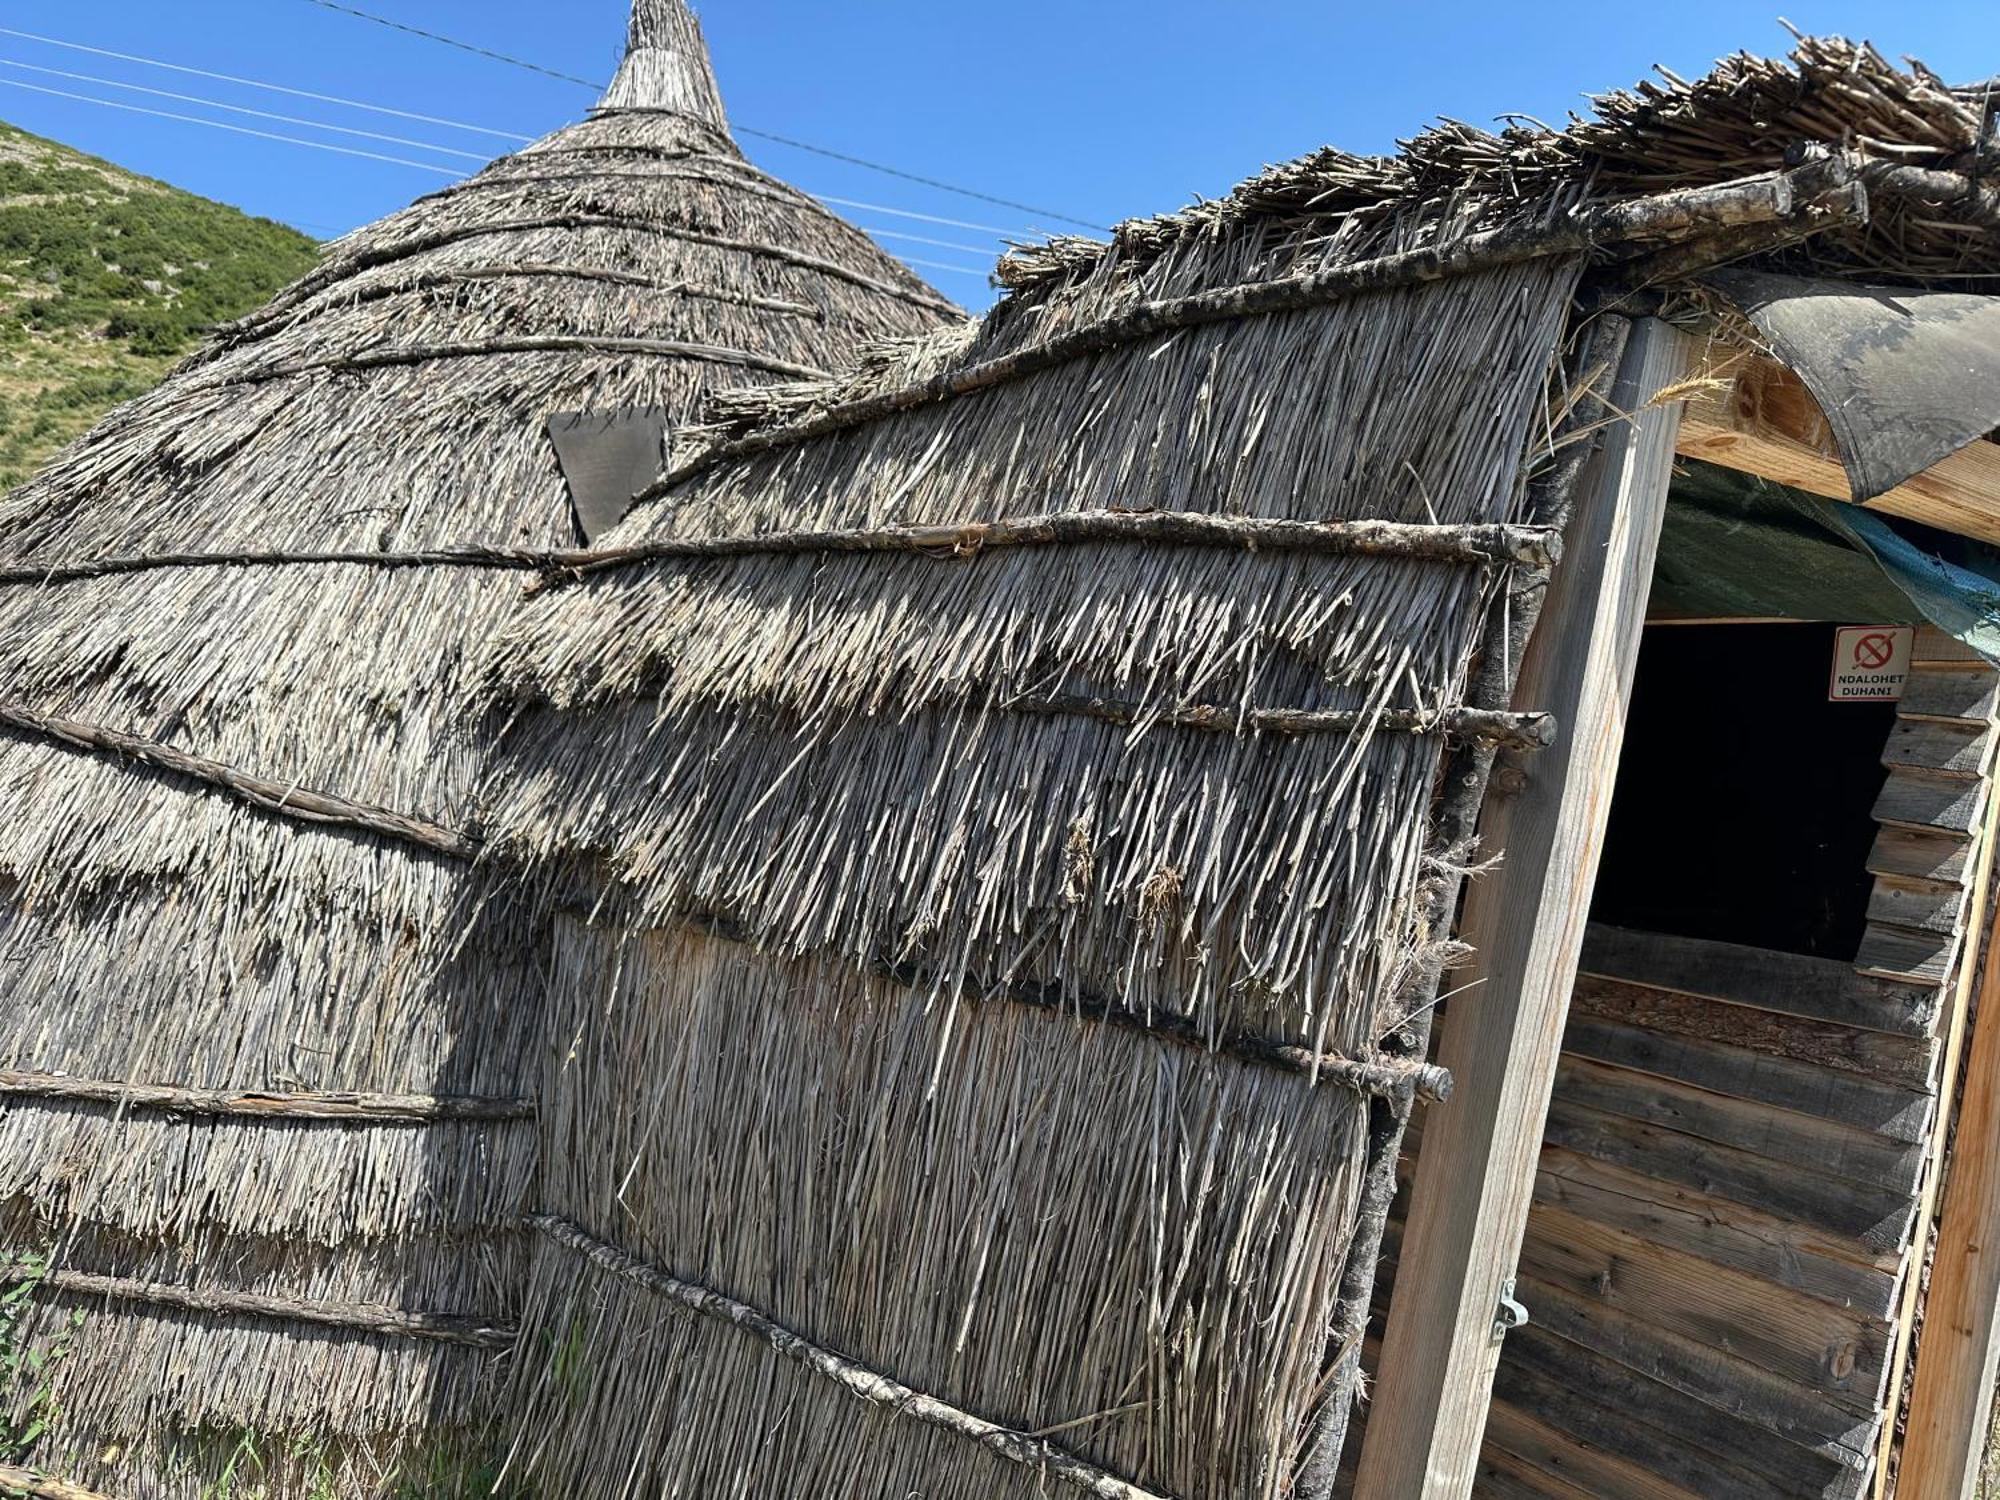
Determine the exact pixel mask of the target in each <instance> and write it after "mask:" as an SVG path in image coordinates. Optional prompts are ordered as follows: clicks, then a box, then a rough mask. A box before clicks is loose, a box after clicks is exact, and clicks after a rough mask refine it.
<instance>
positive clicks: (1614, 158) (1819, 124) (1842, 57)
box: [998, 37, 1987, 292]
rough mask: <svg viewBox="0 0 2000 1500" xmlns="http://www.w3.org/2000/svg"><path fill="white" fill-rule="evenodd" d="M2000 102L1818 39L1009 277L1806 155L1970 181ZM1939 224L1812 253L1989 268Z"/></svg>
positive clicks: (1312, 183)
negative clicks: (1271, 230) (1959, 175)
mask: <svg viewBox="0 0 2000 1500" xmlns="http://www.w3.org/2000/svg"><path fill="white" fill-rule="evenodd" d="M1986 97H1987V93H1986V89H1985V87H1984V86H1983V85H1981V86H1973V87H1952V86H1949V85H1947V84H1945V83H1944V82H1943V81H1942V80H1941V79H1939V78H1938V76H1937V75H1936V74H1935V73H1933V72H1931V71H1930V70H1929V69H1927V68H1925V67H1924V66H1923V65H1922V64H1921V63H1917V62H1914V61H1913V62H1911V63H1910V64H1909V65H1908V66H1907V67H1903V68H1898V67H1896V66H1895V65H1894V64H1892V63H1890V62H1889V61H1888V60H1887V59H1886V58H1884V57H1883V56H1882V55H1881V54H1880V53H1879V52H1877V51H1876V50H1875V49H1874V48H1873V47H1872V46H1869V45H1868V44H1866V43H1854V42H1850V41H1848V40H1846V39H1845V38H1841V37H1802V38H1800V39H1799V41H1798V44H1797V46H1796V48H1795V49H1794V50H1793V52H1792V54H1791V56H1790V58H1789V60H1777V59H1772V58H1765V57H1758V56H1754V55H1752V54H1750V53H1747V52H1739V53H1737V54H1735V55H1733V56H1731V57H1726V58H1724V59H1722V60H1721V61H1720V62H1718V63H1717V64H1716V65H1715V67H1714V68H1713V69H1712V70H1711V71H1710V72H1708V73H1707V74H1705V75H1703V76H1702V77H1701V78H1699V79H1696V80H1693V81H1689V80H1686V79H1682V78H1679V77H1676V76H1675V75H1673V74H1672V73H1669V72H1666V71H1665V70H1664V69H1663V70H1661V76H1660V81H1659V82H1651V81H1648V82H1642V83H1640V84H1638V85H1637V86H1635V87H1633V88H1630V89H1618V90H1613V91H1611V92H1608V93H1604V94H1599V95H1596V96H1594V97H1593V98H1592V100H1591V111H1592V112H1591V114H1590V115H1588V116H1576V115H1573V116H1572V117H1571V118H1570V120H1569V122H1568V123H1567V124H1566V125H1565V126H1564V127H1562V128H1560V129H1557V128H1552V127H1550V126H1547V125H1543V124H1541V123H1540V122H1537V121H1531V120H1526V119H1522V120H1517V121H1514V122H1512V123H1510V124H1509V125H1508V126H1507V127H1506V128H1504V129H1502V130H1500V131H1498V132H1492V131H1487V130H1482V129H1480V128H1478V127H1476V126H1472V125H1467V124H1463V123H1461V122H1458V121H1452V120H1447V121H1444V122H1442V123H1440V124H1439V125H1437V126H1435V127H1433V128H1431V129H1428V130H1425V131H1424V132H1422V133H1421V134H1419V135H1417V136H1415V137H1413V138H1411V139H1409V140H1407V141H1403V142H1401V143H1400V145H1401V150H1400V151H1399V152H1398V153H1397V154H1396V155H1392V156H1359V155H1355V154H1353V153H1351V152H1347V151H1342V150H1339V149H1338V148H1335V147H1326V148H1323V149H1321V150H1319V151H1315V152H1312V153H1309V154H1308V155H1306V156H1303V157H1300V158H1298V159H1296V160H1294V161H1290V162H1286V163H1284V164H1282V165H1278V166H1272V167H1267V168H1266V169H1265V170H1264V171H1263V172H1261V173H1259V174H1257V175H1256V176H1254V177H1252V178H1250V179H1248V180H1247V181H1245V182H1243V183H1242V184H1241V185H1239V186H1238V187H1236V188H1235V189H1233V190H1232V191H1231V192H1229V193H1227V194H1225V195H1224V196H1222V197H1221V198H1218V199H1213V200H1201V201H1197V202H1196V203H1194V204H1192V205H1190V206H1189V207H1187V208H1184V209H1181V210H1178V211H1177V212H1174V213H1170V214H1163V215H1160V216H1157V217H1153V218H1144V219H1135V220H1131V221H1129V222H1127V223H1125V224H1122V225H1120V226H1119V227H1118V229H1117V230H1116V231H1114V233H1113V235H1112V238H1111V240H1110V241H1109V242H1108V244H1107V243H1105V242H1100V241H1096V240H1092V239H1088V238H1082V237H1067V236H1066V237H1063V238H1059V239H1056V240H1053V241H1051V242H1050V243H1048V244H1046V245H1041V246H1030V247H1026V248H1023V249H1019V250H1015V251H1012V252H1010V253H1008V254H1007V255H1005V256H1003V257H1002V258H1001V260H1000V264H999V268H998V275H999V278H1000V280H1001V281H1002V282H1003V283H1004V284H1005V285H1007V286H1008V287H1010V288H1012V289H1014V290H1016V291H1020V292H1026V291H1029V290H1033V289H1040V290H1042V291H1044V292H1047V291H1050V290H1052V289H1053V288H1054V287H1056V286H1059V285H1061V284H1063V283H1066V282H1072V281H1075V280H1077V279H1079V278H1082V277H1085V276H1089V275H1092V274H1103V273H1104V272H1106V271H1108V270H1110V269H1112V268H1114V267H1115V268H1116V272H1117V274H1124V275H1131V274H1137V273H1139V272H1140V271H1142V270H1143V269H1144V268H1145V267H1146V266H1147V265H1149V264H1151V263H1152V262H1153V261H1154V260H1156V259H1158V258H1159V257H1160V256H1161V255H1163V254H1165V253H1166V252H1167V250H1168V249H1169V248H1170V247H1172V246H1175V245H1178V244H1181V243H1184V242H1186V241H1189V240H1191V239H1196V238H1200V237H1202V236H1214V235H1217V234H1223V233H1236V232H1243V231H1245V230H1247V229H1248V228H1250V227H1251V226H1252V225H1254V224H1256V223H1257V222H1258V221H1283V222H1288V223H1290V224H1292V225H1294V226H1303V225H1307V224H1315V225H1318V226H1320V228H1321V229H1322V230H1324V229H1328V228H1331V227H1333V226H1335V225H1338V224H1340V223H1341V222H1343V221H1345V220H1348V219H1351V218H1356V217H1360V218H1375V217H1383V216H1388V215H1402V214H1406V213H1407V212H1408V211H1409V210H1410V209H1411V208H1412V207H1413V206H1414V205H1416V204H1417V203H1419V202H1423V201H1433V202H1435V201H1439V200H1443V199H1446V198H1462V199H1464V200H1466V201H1467V213H1468V216H1469V220H1470V222H1472V223H1473V224H1485V223H1492V222H1496V221H1501V220H1505V219H1508V218H1511V217H1517V216H1521V215H1529V214H1537V213H1543V212H1547V211H1548V210H1549V209H1550V208H1552V207H1558V206H1565V205H1567V204H1569V203H1573V202H1575V201H1578V200H1580V199H1583V198H1597V197H1606V196H1613V195H1619V194H1633V193H1643V192H1658V191H1661V190H1663V189H1666V188H1671V187H1682V186H1688V185H1692V184H1697V183H1714V182H1722V181H1727V180H1730V179H1733V178H1737V177H1743V176H1747V175H1750V174H1752V173H1755V172H1760V171H1772V170H1777V169H1779V168H1781V167H1784V166H1787V165H1795V164H1796V157H1795V153H1796V152H1797V150H1798V149H1799V148H1800V147H1801V146H1802V145H1804V144H1806V143H1818V144H1821V145H1824V146H1827V147H1847V148H1852V149H1854V150H1857V151H1859V152H1860V153H1862V154H1863V155H1864V156H1866V157H1867V158H1869V159H1871V160H1879V161H1884V162H1894V163H1898V164H1901V165H1914V166H1927V167H1937V168H1940V169H1946V170H1952V171H1963V170H1965V169H1966V168H1967V167H1968V166H1969V165H1970V164H1971V163H1970V157H1971V154H1972V153H1973V152H1975V151H1976V150H1977V149H1978V148H1979V142H1980V139H1981V130H1982V128H1983V126H1984V123H1985V120H1986V118H1987V115H1986ZM1948 216H1949V215H1948ZM1934 217H1936V216H1935V215H1934V214H1930V213H1924V214H1916V215H1910V214H1904V213H1901V212H1897V211H1894V210H1891V211H1890V212H1887V213H1881V212H1878V214H1877V215H1876V216H1875V221H1874V223H1873V224H1872V225H1870V226H1869V227H1867V228H1864V229H1859V230H1857V231H1855V232H1854V234H1852V235H1849V236H1842V237H1837V238H1836V239H1835V240H1834V241H1833V242H1832V243H1829V244H1821V245H1817V246H1815V248H1814V251H1813V252H1812V253H1813V256H1814V258H1815V259H1817V260H1819V261H1821V262H1825V261H1828V260H1831V259H1833V258H1835V257H1851V258H1852V260H1853V262H1855V263H1860V264H1866V265H1869V266H1871V267H1873V268H1874V270H1875V273H1876V274H1877V275H1878V276H1884V277H1892V278H1893V277H1897V276H1907V277H1911V278H1937V277H1949V276H1950V275H1952V274H1953V272H1955V271H1959V270H1966V269H1976V267H1973V266H1972V265H1971V264H1970V262H1971V260H1972V259H1973V258H1974V257H1973V256H1972V255H1971V254H1969V253H1968V250H1967V247H1966V246H1965V244H1964V243H1963V238H1962V236H1957V235H1954V234H1953V233H1952V231H1951V230H1950V229H1949V228H1948V227H1940V226H1938V225H1936V224H1930V225H1926V224H1924V223H1922V222H1920V221H1921V220H1922V219H1925V218H1934Z"/></svg>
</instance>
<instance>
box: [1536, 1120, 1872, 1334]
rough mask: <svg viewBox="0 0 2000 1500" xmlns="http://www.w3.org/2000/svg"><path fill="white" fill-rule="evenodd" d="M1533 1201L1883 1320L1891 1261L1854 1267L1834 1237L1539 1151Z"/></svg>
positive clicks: (1610, 1167) (1586, 1159)
mask: <svg viewBox="0 0 2000 1500" xmlns="http://www.w3.org/2000/svg"><path fill="white" fill-rule="evenodd" d="M1535 1201H1536V1202H1537V1203H1538V1204H1547V1205H1548V1206H1549V1207H1551V1208H1556V1209H1560V1210H1562V1211H1563V1212H1564V1213H1566V1214H1569V1215H1570V1216H1572V1217H1574V1218H1580V1219H1590V1220H1592V1221H1594V1222H1596V1223H1599V1224H1603V1225H1606V1226H1608V1227H1610V1228H1612V1229H1620V1230H1623V1231H1625V1232H1626V1233H1628V1234H1634V1235H1637V1236H1639V1237H1640V1238H1642V1239H1646V1240H1650V1241H1651V1242H1653V1243H1655V1244H1659V1245H1665V1246H1667V1247H1668V1248H1670V1249H1674V1250H1679V1251H1682V1252H1684V1253H1685V1254H1687V1255H1690V1256H1695V1257H1698V1258H1699V1259H1701V1260H1705V1261H1712V1262H1714V1263H1715V1264H1716V1265H1719V1266H1728V1267H1730V1268H1732V1269H1734V1270H1737V1271H1741V1272H1743V1273H1745V1274H1746V1275H1750V1276H1761V1277H1763V1278H1764V1279H1765V1280H1767V1281H1770V1282H1773V1283H1775V1284H1777V1285H1778V1286H1782V1287H1789V1288H1790V1289H1791V1290H1792V1291H1795V1292H1798V1293H1800V1294H1801V1295H1803V1296H1807V1297H1817V1298H1819V1299H1820V1300H1821V1301H1823V1302H1830V1303H1832V1304H1833V1305H1834V1306H1836V1307H1842V1308H1846V1309H1848V1310H1849V1311H1851V1312H1854V1313H1856V1314H1859V1315H1864V1316H1871V1317H1887V1316H1888V1315H1889V1312H1890V1309H1891V1307H1892V1306H1893V1304H1894V1301H1895V1293H1896V1262H1897V1257H1896V1256H1894V1255H1888V1254H1884V1255H1880V1256H1878V1257H1876V1259H1875V1260H1874V1261H1873V1262H1872V1263H1871V1262H1868V1261H1862V1260H1857V1259H1855V1258H1854V1257H1855V1255H1856V1250H1855V1247H1854V1246H1853V1244H1852V1243H1851V1242H1849V1241H1846V1240H1843V1239H1841V1238H1839V1237H1838V1236H1833V1235H1826V1234H1822V1233H1820V1232H1818V1231H1816V1230H1813V1229H1811V1228H1809V1227H1807V1226H1804V1225H1800V1224H1796V1223H1793V1222H1791V1221H1788V1220H1785V1219H1779V1218H1774V1217H1773V1216H1771V1215H1770V1214H1767V1213H1763V1212H1761V1211H1760V1210H1758V1209H1757V1208H1756V1207H1755V1206H1753V1205H1749V1204H1741V1203H1732V1202H1730V1201H1729V1200H1727V1199H1724V1198H1716V1197H1712V1196H1710V1195H1709V1194H1706V1193H1703V1192H1701V1191H1700V1190H1699V1189H1696V1188H1687V1187H1682V1188H1675V1187H1671V1186H1667V1187H1663V1186H1662V1185H1661V1184H1660V1183H1658V1182H1656V1181H1654V1180H1652V1179H1650V1178H1647V1177H1645V1176H1643V1175H1641V1174H1639V1173H1637V1172H1631V1171H1627V1170H1625V1169H1624V1168H1621V1167H1618V1166H1616V1165H1614V1164H1613V1163H1611V1162H1607V1161H1600V1160H1598V1159H1597V1158H1595V1157H1591V1156H1584V1155H1582V1154H1580V1153H1578V1152H1575V1151H1567V1150H1564V1149H1562V1148H1561V1147H1555V1146H1551V1147H1548V1148H1547V1149H1545V1150H1544V1151H1543V1152H1542V1160H1541V1165H1540V1169H1539V1171H1538V1172H1537V1174H1536V1179H1535Z"/></svg>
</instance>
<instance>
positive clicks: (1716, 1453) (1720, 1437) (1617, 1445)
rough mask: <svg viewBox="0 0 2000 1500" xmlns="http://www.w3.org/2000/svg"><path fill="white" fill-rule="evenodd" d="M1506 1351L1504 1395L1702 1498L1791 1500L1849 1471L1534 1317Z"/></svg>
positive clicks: (1498, 1386)
mask: <svg viewBox="0 0 2000 1500" xmlns="http://www.w3.org/2000/svg"><path fill="white" fill-rule="evenodd" d="M1507 1354H1508V1358H1507V1359H1506V1360H1505V1361H1504V1362H1503V1363H1502V1365H1501V1367H1500V1371H1499V1375H1498V1378H1497V1379H1496V1380H1495V1382H1494V1394H1495V1396H1496V1397H1497V1398H1498V1399H1500V1400H1503V1401H1508V1402H1511V1403H1513V1404H1514V1405H1517V1406H1521V1407H1525V1408H1526V1409H1528V1410H1530V1411H1532V1412H1534V1413H1535V1416H1536V1417H1537V1418H1538V1419H1539V1420H1540V1421H1542V1422H1543V1423H1545V1424H1546V1425H1548V1426H1550V1427H1553V1428H1555V1429H1556V1430H1557V1431H1560V1432H1566V1433H1568V1434H1570V1435H1571V1436H1572V1437H1574V1438H1577V1439H1578V1440H1580V1441H1581V1442H1584V1443H1587V1444H1589V1445H1591V1446H1593V1447H1596V1448H1600V1449H1602V1450H1604V1451H1606V1452H1611V1453H1617V1454H1619V1455H1620V1456H1621V1457H1623V1458H1626V1459H1628V1460H1632V1461H1635V1462H1638V1463H1641V1464H1643V1465H1644V1466H1645V1468H1646V1469H1647V1471H1648V1472H1649V1473H1652V1474H1654V1475H1657V1476H1659V1477H1660V1478H1663V1479H1665V1480H1667V1481H1668V1482H1669V1483H1671V1484H1678V1485H1682V1486H1684V1487H1686V1488H1687V1489H1689V1490H1692V1491H1693V1492H1694V1493H1695V1494H1697V1495H1716V1496H1721V1495H1727V1496H1729V1497H1730V1500H1792V1497H1794V1496H1796V1495H1799V1494H1801V1493H1812V1494H1823V1493H1824V1492H1825V1488H1826V1486H1827V1485H1828V1484H1829V1483H1836V1482H1838V1481H1839V1480H1840V1479H1841V1478H1843V1477H1844V1476H1845V1475H1847V1474H1848V1473H1850V1472H1851V1471H1850V1470H1847V1469H1845V1468H1843V1467H1842V1465H1841V1464H1839V1463H1838V1462H1837V1461H1835V1460H1833V1459H1829V1458H1826V1457H1825V1456H1823V1455H1821V1454H1817V1453H1812V1452H1809V1451H1807V1450H1805V1449H1802V1448H1800V1447H1799V1446H1798V1445H1797V1444H1796V1443H1790V1442H1787V1441H1785V1440H1784V1439H1783V1438H1781V1437H1778V1436H1777V1435H1776V1434H1775V1433H1772V1432H1770V1431H1769V1430H1767V1429H1765V1428H1761V1427H1758V1426H1757V1425H1756V1424H1754V1423H1751V1422H1744V1421H1741V1420H1740V1419H1738V1418H1735V1417H1732V1416H1730V1415H1729V1414H1728V1413H1727V1412H1724V1411H1720V1410H1718V1409H1717V1408H1716V1407H1714V1406H1711V1405H1709V1404H1708V1403H1707V1402H1704V1401H1698V1400H1696V1399H1695V1398H1693V1397H1691V1396H1687V1395H1684V1394H1683V1393H1682V1392H1680V1391H1677V1390H1675V1389H1674V1388H1673V1387H1672V1386H1670V1385H1665V1384H1662V1383H1661V1382H1660V1381H1657V1380H1653V1379H1651V1378H1650V1377H1648V1376H1645V1375H1641V1374H1639V1373H1638V1372H1637V1371H1636V1370H1632V1369H1628V1368H1627V1367H1626V1366H1624V1365H1621V1364H1619V1363H1618V1362H1617V1361H1616V1360H1610V1359H1606V1358H1604V1357H1603V1356H1602V1355H1598V1354H1593V1353H1591V1352H1590V1351H1589V1350H1587V1349H1583V1348H1580V1347H1578V1346H1577V1345H1575V1344H1572V1343H1570V1342H1569V1341H1568V1340H1566V1339H1559V1338H1557V1337H1555V1335H1553V1334H1551V1333H1547V1332H1545V1331H1543V1330H1540V1329H1537V1328H1535V1327H1534V1325H1533V1324H1530V1325H1528V1326H1527V1327H1526V1328H1523V1329H1520V1330H1518V1331H1517V1332H1516V1333H1514V1334H1512V1335H1510V1336H1509V1338H1508V1341H1507ZM1806 1480H1809V1481H1810V1486H1808V1485H1806V1484H1802V1483H1801V1481H1806Z"/></svg>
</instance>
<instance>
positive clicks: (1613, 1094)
mask: <svg viewBox="0 0 2000 1500" xmlns="http://www.w3.org/2000/svg"><path fill="white" fill-rule="evenodd" d="M1556 1091H1557V1093H1558V1095H1559V1096H1560V1097H1561V1098H1563V1099H1565V1100H1568V1101H1569V1102H1570V1103H1572V1104H1580V1105H1586V1106H1588V1107H1589V1108H1591V1109H1598V1110H1603V1111H1604V1112H1605V1113H1606V1114H1613V1115H1622V1116H1624V1117H1625V1118H1626V1119H1628V1120H1642V1121H1644V1122H1645V1123H1647V1124H1649V1125H1658V1126H1661V1127H1662V1128H1664V1129H1667V1130H1678V1131H1680V1132H1681V1133H1682V1134H1683V1135H1692V1136H1698V1137H1699V1138H1701V1139H1702V1140H1705V1141H1714V1142H1716V1143H1718V1144H1720V1145H1724V1146H1733V1147H1735V1148H1736V1149H1737V1150H1739V1151H1749V1152H1753V1153H1755V1154H1756V1155H1758V1156H1762V1157H1768V1158H1769V1159H1770V1160H1772V1161H1774V1162H1782V1163H1790V1164H1792V1165H1794V1166H1801V1167H1809V1168H1811V1169H1813V1170H1814V1171H1818V1172H1825V1173H1827V1174H1829V1175H1830V1176H1834V1177H1847V1178H1854V1179H1856V1180H1859V1181H1861V1182H1866V1183H1870V1184H1876V1185H1880V1186H1885V1187H1893V1188H1900V1189H1903V1190H1905V1191H1908V1190H1911V1189H1914V1188H1915V1187H1916V1185H1917V1179H1918V1176H1919V1174H1920V1173H1921V1172H1922V1170H1923V1164H1924V1159H1925V1148H1924V1146H1923V1145H1913V1144H1911V1143H1910V1142H1908V1141H1897V1140H1891V1139H1890V1138H1888V1137H1886V1136H1880V1135H1875V1134H1873V1133H1872V1132H1870V1131H1866V1130H1860V1129H1856V1128H1855V1127H1854V1126H1851V1125H1841V1124H1838V1123H1835V1122H1833V1121H1830V1120H1822V1119H1820V1118H1818V1117H1817V1116H1815V1115H1809V1114H1802V1113H1800V1112H1798V1111H1796V1110H1788V1109H1773V1108H1771V1107H1770V1106H1768V1105H1765V1104H1757V1103H1751V1102H1749V1101H1747V1100H1743V1099H1737V1098H1732V1097H1731V1096H1729V1095H1726V1094H1717V1093H1710V1092H1709V1091H1708V1090H1706V1089H1700V1088H1694V1087H1692V1086H1690V1085H1688V1084H1685V1083H1676V1082H1674V1081H1672V1080H1671V1079H1666V1078H1659V1077H1656V1076H1653V1075H1650V1074H1646V1073H1637V1072H1634V1071H1632V1070H1631V1069H1629V1068H1621V1067H1615V1066H1612V1065H1609V1064H1606V1063H1600V1062H1593V1061H1590V1060H1589V1059H1587V1058H1582V1057H1576V1056H1565V1057H1564V1058H1563V1060H1562V1064H1561V1066H1560V1067H1558V1068H1557V1070H1556Z"/></svg>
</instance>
